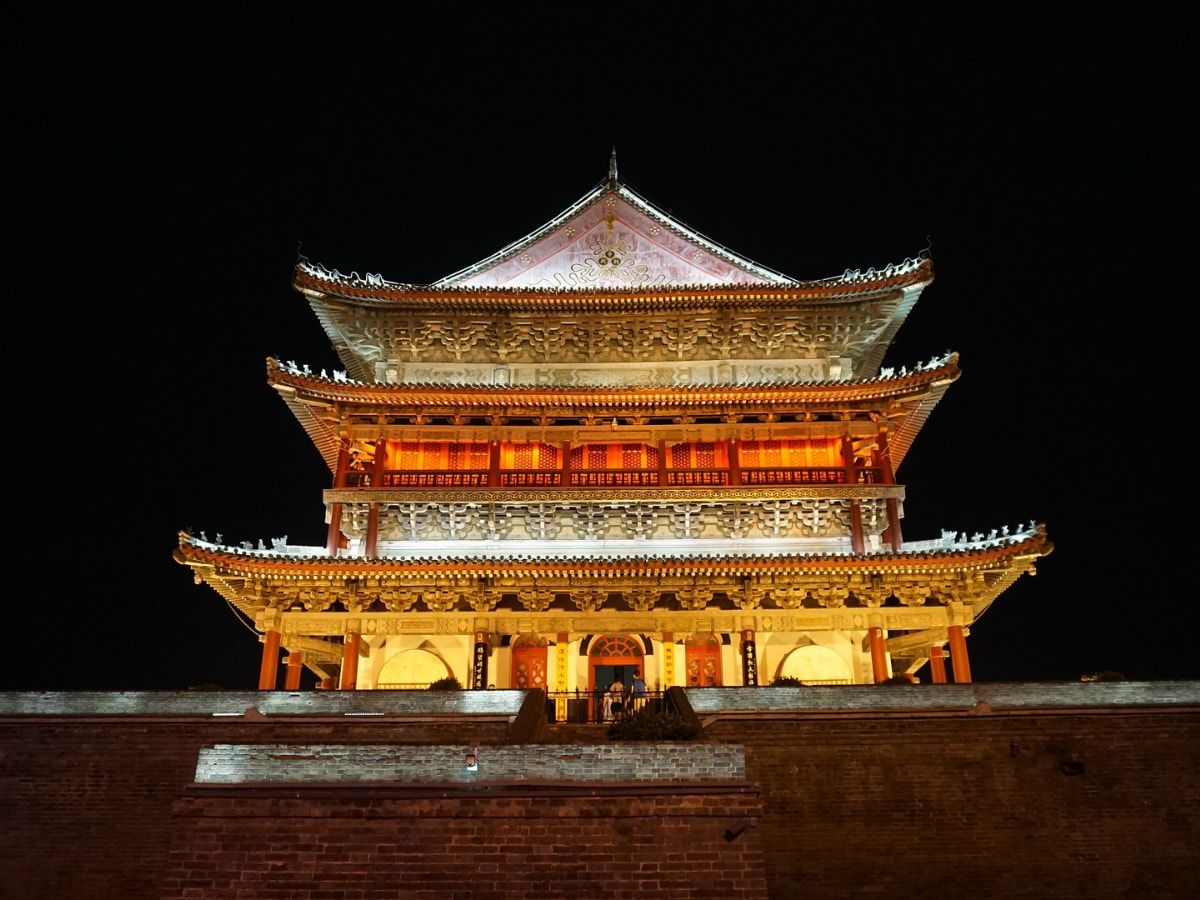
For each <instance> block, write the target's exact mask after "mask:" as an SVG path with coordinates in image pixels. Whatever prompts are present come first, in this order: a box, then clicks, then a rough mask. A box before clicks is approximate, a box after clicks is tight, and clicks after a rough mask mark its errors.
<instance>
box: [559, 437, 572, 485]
mask: <svg viewBox="0 0 1200 900" xmlns="http://www.w3.org/2000/svg"><path fill="white" fill-rule="evenodd" d="M558 452H559V453H561V454H562V465H561V466H560V467H559V469H560V471H561V473H562V474H561V476H560V477H561V478H562V484H560V485H559V487H565V488H569V487H570V486H571V442H570V441H563V442H562V444H561V445H560V446H559V450H558Z"/></svg>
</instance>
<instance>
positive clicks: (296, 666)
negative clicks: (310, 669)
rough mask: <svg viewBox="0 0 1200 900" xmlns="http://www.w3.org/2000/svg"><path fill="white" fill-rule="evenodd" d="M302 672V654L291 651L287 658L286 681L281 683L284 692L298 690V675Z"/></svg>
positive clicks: (301, 652) (297, 651)
mask: <svg viewBox="0 0 1200 900" xmlns="http://www.w3.org/2000/svg"><path fill="white" fill-rule="evenodd" d="M302 671H304V652H303V651H302V650H293V651H292V652H291V653H289V654H288V658H287V679H286V680H285V681H284V683H283V687H284V690H288V691H298V690H300V673H301V672H302Z"/></svg>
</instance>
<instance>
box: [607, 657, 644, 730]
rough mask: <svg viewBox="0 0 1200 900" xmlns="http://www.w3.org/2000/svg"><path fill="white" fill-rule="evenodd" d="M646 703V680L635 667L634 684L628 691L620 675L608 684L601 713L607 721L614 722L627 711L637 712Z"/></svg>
mask: <svg viewBox="0 0 1200 900" xmlns="http://www.w3.org/2000/svg"><path fill="white" fill-rule="evenodd" d="M645 705H646V681H645V679H643V678H642V673H641V671H640V670H638V669H634V670H633V684H632V685H630V688H629V692H628V693H626V691H625V684H624V682H622V681H621V679H620V677H618V678H617V680H616V681H614V682H613V683H612V684H610V685H609V686H608V689H607V690H606V691H605V692H604V702H603V704H602V711H601V715H602V717H603V719H604V721H605V722H612V721H614V720H616V719H619V718H621V716H623V715H624V714H625V713H626V712H627V711H628V712H636V711H637V710H639V709H641V708H642V707H643V706H645Z"/></svg>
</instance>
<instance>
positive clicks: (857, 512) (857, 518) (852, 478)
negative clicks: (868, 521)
mask: <svg viewBox="0 0 1200 900" xmlns="http://www.w3.org/2000/svg"><path fill="white" fill-rule="evenodd" d="M842 462H843V463H844V464H845V468H846V485H847V486H848V487H854V486H855V485H856V484H858V471H857V470H856V469H855V467H854V441H853V440H852V439H851V437H850V435H849V434H847V435H846V436H845V437H843V438H842ZM850 542H851V544H852V545H853V547H854V552H855V553H858V554H862V553H866V552H867V544H866V541H865V540H864V538H863V524H862V504H861V503H860V502H859V501H858V500H851V501H850Z"/></svg>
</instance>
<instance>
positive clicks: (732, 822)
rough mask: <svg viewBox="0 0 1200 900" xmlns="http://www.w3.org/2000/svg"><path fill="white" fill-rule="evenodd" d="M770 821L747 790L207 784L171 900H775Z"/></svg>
mask: <svg viewBox="0 0 1200 900" xmlns="http://www.w3.org/2000/svg"><path fill="white" fill-rule="evenodd" d="M760 811H761V810H760V807H759V801H758V796H757V793H756V792H755V791H753V790H751V789H750V788H749V786H748V785H745V784H744V783H743V784H742V785H740V786H738V785H732V786H727V787H723V786H712V787H706V786H704V785H698V784H684V783H680V782H675V783H672V784H670V785H659V786H655V787H654V788H653V789H649V790H642V791H638V790H631V789H630V788H629V787H618V786H611V787H609V788H607V789H606V788H604V787H597V786H596V785H592V786H591V787H590V788H587V789H583V788H581V787H580V786H578V785H567V784H560V785H556V786H554V787H553V788H547V787H546V786H545V785H537V786H535V785H532V784H530V783H526V784H520V785H514V784H507V785H497V784H477V785H473V786H470V787H468V786H463V785H441V786H438V787H437V788H436V789H432V788H430V787H427V786H421V785H417V784H409V785H407V786H395V785H387V784H384V785H379V784H375V785H365V784H359V785H356V786H353V787H351V786H348V785H341V786H338V787H334V786H326V788H325V789H321V788H318V787H316V786H315V785H310V784H306V785H302V786H301V787H299V788H296V787H292V788H283V787H282V786H279V785H276V786H274V787H273V788H263V787H243V788H240V789H239V788H234V787H228V786H221V787H219V788H212V787H210V786H207V785H206V786H203V787H201V786H196V787H193V788H191V789H189V791H188V792H187V794H186V796H184V797H183V798H181V799H180V800H179V801H177V802H176V805H175V813H176V815H175V820H174V835H175V838H174V843H173V846H172V849H171V852H170V855H169V858H168V860H167V864H166V867H165V868H166V871H165V875H164V879H163V895H162V896H163V897H164V898H169V900H184V898H193V897H201V898H206V900H212V898H215V900H222V898H234V897H239V898H241V897H254V898H258V900H266V898H295V897H305V898H308V897H313V898H316V897H320V898H326V900H343V898H345V900H350V898H354V900H372V898H381V900H382V898H395V897H414V898H416V897H429V898H455V897H461V898H464V900H465V898H471V900H527V898H531V897H536V898H555V897H562V898H580V897H586V898H589V900H606V898H613V900H616V898H629V897H671V898H702V897H705V898H716V897H720V898H731V900H735V898H764V900H765V898H766V896H767V893H766V880H765V877H764V875H763V867H762V865H763V863H762V854H761V850H760V847H759V843H758V832H757V830H756V829H755V828H753V827H752V823H753V821H754V820H755V819H756V818H757V816H758V815H759V813H760Z"/></svg>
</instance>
